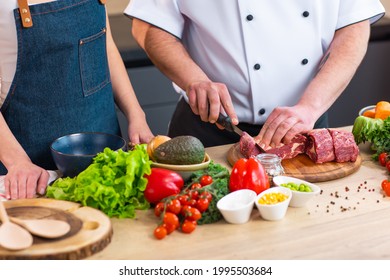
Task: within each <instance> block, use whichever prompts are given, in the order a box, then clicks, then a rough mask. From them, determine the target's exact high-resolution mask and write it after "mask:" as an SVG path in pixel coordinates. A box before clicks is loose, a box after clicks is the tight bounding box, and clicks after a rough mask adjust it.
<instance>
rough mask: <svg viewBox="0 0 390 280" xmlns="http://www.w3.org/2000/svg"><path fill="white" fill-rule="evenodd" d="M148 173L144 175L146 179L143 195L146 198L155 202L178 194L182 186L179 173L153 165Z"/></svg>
mask: <svg viewBox="0 0 390 280" xmlns="http://www.w3.org/2000/svg"><path fill="white" fill-rule="evenodd" d="M151 170H152V172H151V173H150V175H145V178H146V179H147V180H148V183H147V185H146V189H145V191H144V195H145V198H146V200H147V201H148V202H149V203H151V204H155V203H158V202H160V201H161V200H162V199H164V198H166V197H168V196H171V195H174V194H178V193H179V192H180V191H181V189H182V188H183V186H184V180H183V178H182V177H181V176H180V174H179V173H177V172H174V171H171V170H168V169H164V168H157V167H154V168H152V169H151Z"/></svg>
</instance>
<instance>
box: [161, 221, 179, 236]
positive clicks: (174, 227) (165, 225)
mask: <svg viewBox="0 0 390 280" xmlns="http://www.w3.org/2000/svg"><path fill="white" fill-rule="evenodd" d="M162 226H163V227H164V228H165V229H166V230H167V234H171V233H172V232H174V231H175V229H176V226H174V225H171V224H165V223H164V224H163V225H162Z"/></svg>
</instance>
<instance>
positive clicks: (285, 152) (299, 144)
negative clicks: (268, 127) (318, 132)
mask: <svg viewBox="0 0 390 280" xmlns="http://www.w3.org/2000/svg"><path fill="white" fill-rule="evenodd" d="M306 145H307V137H306V136H305V135H303V134H297V135H295V136H294V138H293V139H292V140H291V142H290V143H289V144H282V145H281V146H280V147H277V148H271V147H270V148H267V149H265V150H266V152H267V153H270V154H276V155H278V156H279V157H280V158H282V159H289V158H294V157H296V156H297V155H299V154H302V153H304V152H305V151H306Z"/></svg>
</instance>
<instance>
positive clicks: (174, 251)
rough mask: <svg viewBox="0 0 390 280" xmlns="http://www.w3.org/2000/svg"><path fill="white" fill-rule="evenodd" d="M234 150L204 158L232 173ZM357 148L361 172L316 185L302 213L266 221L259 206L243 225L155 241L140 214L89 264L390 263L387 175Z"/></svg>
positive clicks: (152, 223) (151, 223) (117, 229)
mask: <svg viewBox="0 0 390 280" xmlns="http://www.w3.org/2000/svg"><path fill="white" fill-rule="evenodd" d="M229 148H230V145H224V146H217V147H212V148H207V153H208V154H209V155H210V157H211V158H212V160H214V161H215V162H217V163H220V164H223V165H225V166H227V167H229V168H230V165H229V163H228V162H227V159H226V153H227V151H228V149H229ZM359 148H360V153H361V156H362V165H361V167H360V169H359V170H358V171H357V172H356V173H353V174H351V175H349V176H347V177H345V178H341V179H336V180H333V181H328V182H321V183H318V185H319V186H320V187H321V188H322V190H323V192H322V194H320V195H318V196H316V197H315V198H314V199H313V200H312V201H310V202H309V203H308V205H307V206H306V207H305V208H291V207H290V208H289V209H288V211H287V214H286V216H285V218H284V219H283V220H280V221H274V222H270V221H265V220H263V219H262V218H261V217H260V216H259V213H258V211H257V209H256V208H254V209H253V211H252V215H251V219H250V221H249V222H248V223H246V224H242V225H233V224H228V223H226V222H225V221H224V220H221V221H219V222H218V223H215V224H209V225H202V226H198V227H197V228H196V230H195V231H194V232H193V233H191V234H183V233H181V232H179V231H175V232H174V233H172V234H171V235H169V236H167V237H166V238H165V239H163V240H157V239H155V238H154V236H153V230H154V228H155V227H156V225H157V222H158V220H157V218H156V217H155V216H154V214H153V211H152V210H147V211H138V212H137V217H136V218H135V219H116V218H114V219H111V221H112V226H113V230H114V235H113V239H112V242H111V244H109V245H108V246H107V247H106V248H105V249H104V250H103V251H101V252H99V253H97V254H95V255H92V256H91V257H90V258H89V259H104V260H109V259H117V260H123V259H126V260H130V259H134V260H142V259H149V260H152V259H153V260H156V259H169V260H173V259H178V260H188V259H197V260H206V259H220V260H229V259H230V260H231V259H267V260H286V259H298V260H302V259H305V260H306V259H321V260H328V259H332V260H339V259H353V260H357V259H390V238H389V236H390V214H389V213H390V198H389V197H384V195H383V192H382V190H381V182H382V180H384V179H386V178H388V176H389V175H388V173H387V171H386V169H385V168H384V167H382V166H380V165H379V164H378V163H376V162H374V161H372V160H371V158H370V156H371V154H372V153H371V151H370V149H369V145H367V144H364V145H360V146H359Z"/></svg>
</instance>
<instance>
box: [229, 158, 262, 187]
mask: <svg viewBox="0 0 390 280" xmlns="http://www.w3.org/2000/svg"><path fill="white" fill-rule="evenodd" d="M269 187H270V182H269V180H268V176H267V173H266V171H265V169H264V167H263V165H262V164H261V163H260V161H259V160H257V159H256V158H249V159H246V158H242V159H239V160H237V161H236V163H235V164H234V165H233V169H232V172H231V174H230V179H229V191H230V192H234V191H236V190H239V189H250V190H253V191H255V192H256V193H257V194H259V193H261V192H262V191H264V190H266V189H268V188H269Z"/></svg>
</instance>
